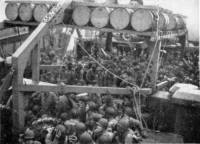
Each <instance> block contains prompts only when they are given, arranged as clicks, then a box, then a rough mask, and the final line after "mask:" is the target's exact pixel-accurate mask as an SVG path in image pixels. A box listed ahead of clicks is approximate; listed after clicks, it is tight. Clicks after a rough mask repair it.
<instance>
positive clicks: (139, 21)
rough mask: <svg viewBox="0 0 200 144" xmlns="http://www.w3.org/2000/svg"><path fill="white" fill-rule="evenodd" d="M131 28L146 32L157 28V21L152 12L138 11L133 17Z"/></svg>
mask: <svg viewBox="0 0 200 144" xmlns="http://www.w3.org/2000/svg"><path fill="white" fill-rule="evenodd" d="M131 26H132V28H133V29H134V30H136V31H139V32H144V31H147V30H154V29H155V28H156V20H155V17H154V14H153V12H152V11H150V10H147V9H138V10H136V11H134V13H133V14H132V16H131Z"/></svg>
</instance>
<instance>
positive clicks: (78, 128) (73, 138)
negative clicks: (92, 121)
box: [65, 122, 86, 144]
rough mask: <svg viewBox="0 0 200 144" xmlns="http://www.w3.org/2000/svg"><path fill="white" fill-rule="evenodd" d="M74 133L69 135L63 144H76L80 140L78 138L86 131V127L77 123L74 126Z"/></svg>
mask: <svg viewBox="0 0 200 144" xmlns="http://www.w3.org/2000/svg"><path fill="white" fill-rule="evenodd" d="M74 129H75V132H74V134H73V135H69V136H67V137H66V139H65V144H76V143H78V141H79V140H80V136H81V135H82V134H83V133H84V132H85V131H86V126H85V124H84V123H82V122H78V123H76V124H75V125H74Z"/></svg>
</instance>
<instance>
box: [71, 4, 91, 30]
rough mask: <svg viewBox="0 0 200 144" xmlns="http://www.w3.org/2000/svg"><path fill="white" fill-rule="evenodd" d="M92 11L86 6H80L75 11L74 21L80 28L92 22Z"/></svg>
mask: <svg viewBox="0 0 200 144" xmlns="http://www.w3.org/2000/svg"><path fill="white" fill-rule="evenodd" d="M90 13H91V10H90V9H89V8H88V7H86V6H78V7H76V8H75V9H74V11H73V14H72V19H73V21H74V23H75V24H76V25H78V26H85V25H87V24H88V22H89V21H90Z"/></svg>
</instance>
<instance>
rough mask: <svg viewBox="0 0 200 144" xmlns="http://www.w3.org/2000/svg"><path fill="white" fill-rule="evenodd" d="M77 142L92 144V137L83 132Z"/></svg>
mask: <svg viewBox="0 0 200 144" xmlns="http://www.w3.org/2000/svg"><path fill="white" fill-rule="evenodd" d="M79 142H80V144H92V143H93V140H92V136H91V135H90V134H89V133H87V132H84V133H83V134H81V136H80V141H79Z"/></svg>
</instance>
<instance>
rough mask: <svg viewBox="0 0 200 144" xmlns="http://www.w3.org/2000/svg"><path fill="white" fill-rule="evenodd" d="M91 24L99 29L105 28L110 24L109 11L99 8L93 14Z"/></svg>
mask: <svg viewBox="0 0 200 144" xmlns="http://www.w3.org/2000/svg"><path fill="white" fill-rule="evenodd" d="M90 20H91V23H92V24H93V25H94V26H95V27H97V28H103V27H105V26H106V25H107V24H108V22H109V9H107V8H105V7H97V8H95V9H94V10H93V11H92V13H91V18H90Z"/></svg>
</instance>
